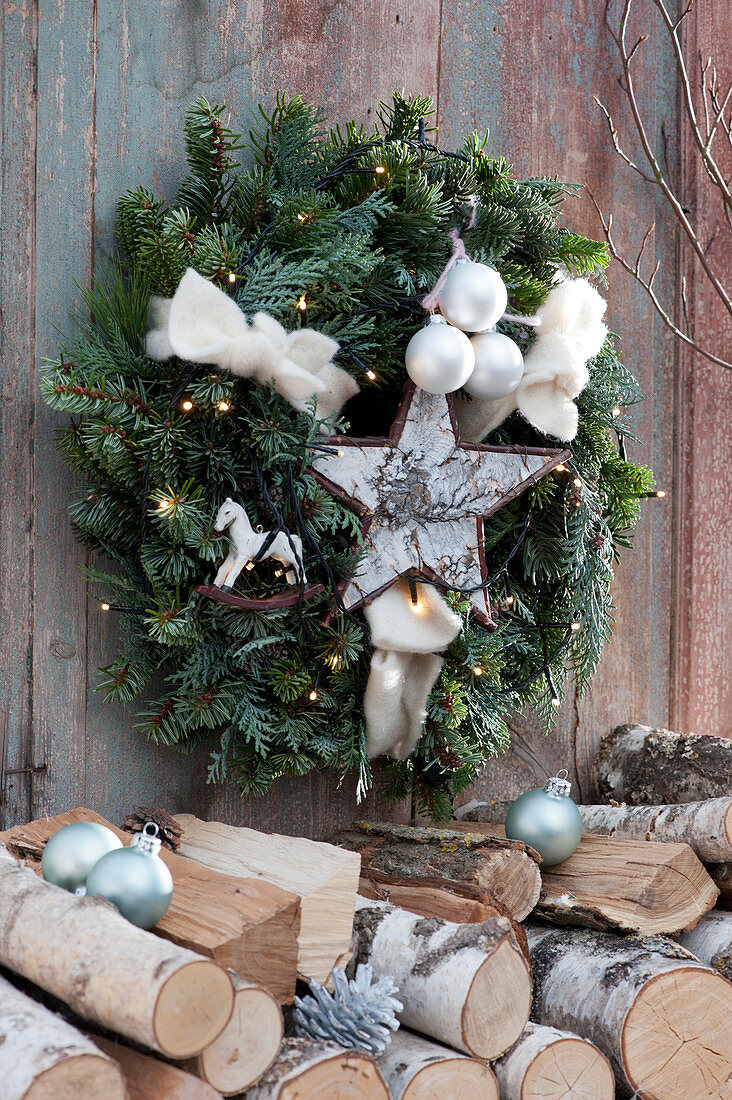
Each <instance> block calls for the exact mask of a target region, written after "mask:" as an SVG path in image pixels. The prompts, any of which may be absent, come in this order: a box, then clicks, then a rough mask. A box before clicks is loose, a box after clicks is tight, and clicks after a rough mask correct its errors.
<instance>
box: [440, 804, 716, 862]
mask: <svg viewBox="0 0 732 1100" xmlns="http://www.w3.org/2000/svg"><path fill="white" fill-rule="evenodd" d="M510 805H511V803H510V802H476V801H473V802H469V803H468V804H467V807H464V808H463V810H462V813H461V812H460V811H456V813H457V816H458V817H459V819H460V821H461V822H462V821H470V822H475V821H483V822H491V823H497V824H503V822H504V821H505V820H506V813H507V811H508V807H509V806H510ZM468 807H469V808H468ZM577 809H578V810H579V812H580V814H581V816H582V827H583V829H584V832H585V834H591V835H593V836H613V837H627V838H628V839H629V840H657V841H662V842H667V841H673V842H676V843H683V844H688V845H689V847H690V848H691V849H692V850H693V851H694V852H696V854H697V855H698V857H699V859H701V860H703V861H704V862H705V863H722V862H727V861H728V860H732V798H729V797H727V798H708V799H705V801H704V802H684V803H680V804H676V805H671V806H626V805H621V806H616V805H613V806H578V807H577Z"/></svg>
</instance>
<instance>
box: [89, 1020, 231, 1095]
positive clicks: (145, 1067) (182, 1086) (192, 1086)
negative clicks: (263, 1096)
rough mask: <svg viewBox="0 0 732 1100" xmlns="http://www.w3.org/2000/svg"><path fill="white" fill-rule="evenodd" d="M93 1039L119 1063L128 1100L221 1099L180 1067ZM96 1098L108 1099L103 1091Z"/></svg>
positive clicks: (216, 1093) (93, 1036)
mask: <svg viewBox="0 0 732 1100" xmlns="http://www.w3.org/2000/svg"><path fill="white" fill-rule="evenodd" d="M89 1038H90V1039H91V1040H92V1041H93V1042H94V1043H95V1045H96V1046H97V1047H99V1049H100V1050H102V1051H104V1053H105V1054H108V1055H109V1057H110V1058H114V1060H115V1062H117V1063H118V1064H119V1066H120V1068H121V1070H122V1073H123V1074H124V1079H125V1083H126V1085H127V1100H221V1094H220V1093H218V1092H217V1091H216V1089H212V1088H211V1086H210V1085H207V1084H206V1082H205V1081H201V1080H200V1078H198V1077H194V1076H193V1074H191V1073H185V1072H184V1071H183V1070H182V1069H179V1068H178V1067H177V1066H171V1065H170V1063H168V1062H161V1061H159V1060H158V1059H157V1058H151V1057H150V1055H148V1054H142V1053H141V1052H140V1051H139V1050H132V1048H131V1047H128V1046H125V1045H124V1044H123V1043H117V1042H115V1041H114V1040H113V1039H106V1038H101V1037H100V1036H98V1035H90V1036H89ZM93 1095H94V1100H107V1096H106V1095H105V1094H103V1093H101V1092H100V1093H98V1094H97V1093H94V1094H93ZM73 1100H86V1095H85V1094H84V1093H77V1094H76V1096H75V1097H74V1098H73ZM89 1100H91V1094H90V1098H89Z"/></svg>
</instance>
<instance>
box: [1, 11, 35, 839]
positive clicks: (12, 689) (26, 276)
mask: <svg viewBox="0 0 732 1100" xmlns="http://www.w3.org/2000/svg"><path fill="white" fill-rule="evenodd" d="M37 35H38V19H37V12H36V9H35V7H34V6H32V5H31V4H30V3H26V4H23V5H20V4H18V5H13V6H12V7H10V6H8V5H5V6H4V7H3V15H2V37H1V39H0V50H1V54H0V60H1V63H2V138H1V141H2V145H1V147H0V158H1V163H0V169H1V171H0V188H1V192H0V209H2V218H0V256H2V259H3V262H2V264H0V317H1V323H0V388H1V391H2V400H1V401H0V417H1V418H2V419H1V421H0V485H1V486H2V491H0V578H2V590H1V593H0V622H1V623H2V630H0V668H1V669H2V683H1V685H0V729H2V731H3V736H2V741H3V751H2V753H0V772H2V773H3V774H0V812H1V813H2V815H3V817H4V818H5V819H6V820H7V821H9V822H14V821H22V820H24V818H26V817H27V816H28V814H29V813H30V791H31V775H32V773H31V772H29V771H24V770H22V769H25V768H27V767H29V766H30V765H32V764H33V763H34V760H33V755H32V753H33V746H32V744H31V743H30V740H29V736H28V731H29V730H30V724H31V713H32V702H31V686H30V675H29V665H30V638H31V633H32V630H33V568H32V566H33V550H32V534H31V530H32V519H31V517H32V500H33V418H34V414H35V385H34V379H33V375H34V360H35V263H36V250H35V235H36V219H35V183H36V179H35V174H36V164H35V162H36V101H35V79H36V49H37Z"/></svg>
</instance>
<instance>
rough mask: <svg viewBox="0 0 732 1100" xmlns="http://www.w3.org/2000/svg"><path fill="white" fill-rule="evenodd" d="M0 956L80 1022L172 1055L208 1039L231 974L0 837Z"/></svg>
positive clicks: (221, 1020) (230, 995) (220, 1018)
mask: <svg viewBox="0 0 732 1100" xmlns="http://www.w3.org/2000/svg"><path fill="white" fill-rule="evenodd" d="M0 963H2V964H3V965H5V966H7V967H8V968H9V969H10V970H13V971H15V972H16V973H17V974H22V975H23V977H24V978H28V980H29V981H31V982H33V983H34V984H35V985H39V986H40V987H41V988H42V989H46V990H47V991H48V992H49V993H53V995H54V996H56V997H58V998H59V999H60V1000H62V1001H64V1002H65V1003H66V1004H67V1005H69V1007H70V1008H72V1009H73V1011H74V1012H76V1013H77V1014H78V1015H79V1016H81V1017H82V1019H84V1020H90V1021H92V1022H93V1023H96V1024H99V1025H101V1026H102V1027H104V1028H109V1029H110V1030H112V1031H116V1032H118V1033H119V1034H120V1035H124V1036H125V1037H126V1038H128V1039H134V1040H136V1041H137V1042H139V1043H142V1044H143V1045H144V1046H147V1047H150V1048H151V1049H153V1050H157V1051H159V1052H160V1053H162V1054H167V1055H168V1056H169V1057H171V1058H188V1057H191V1056H192V1055H194V1054H198V1053H199V1052H200V1051H201V1050H203V1049H204V1048H205V1047H207V1046H208V1045H209V1043H212V1042H213V1040H214V1039H215V1038H216V1036H217V1035H219V1034H220V1033H221V1032H222V1031H223V1029H224V1027H225V1026H226V1024H227V1022H228V1020H229V1017H230V1016H231V1012H232V1009H233V1005H234V990H233V988H232V985H231V979H230V978H229V975H228V974H227V973H226V971H225V970H223V969H222V968H221V967H220V966H218V965H217V964H216V963H214V962H212V961H211V960H210V959H203V958H201V957H200V956H199V955H195V954H194V953H193V952H192V951H187V950H185V949H184V948H182V947H178V946H177V945H176V944H173V943H168V942H167V941H166V940H161V939H158V937H157V936H153V935H151V933H149V932H143V930H142V929H141V928H136V927H135V925H133V924H130V923H129V921H126V920H125V919H124V917H122V916H120V914H119V913H118V912H117V910H116V909H115V908H114V906H113V905H112V904H111V903H110V902H108V901H105V900H104V898H97V897H91V898H77V897H76V896H75V895H74V894H70V893H68V892H67V891H66V890H61V889H60V888H59V887H58V886H52V885H51V883H49V882H44V881H43V879H41V878H38V876H37V875H35V874H34V873H33V871H31V870H30V868H28V867H24V866H23V865H22V864H20V863H18V862H17V860H15V859H14V858H13V857H12V856H11V855H10V853H9V852H8V850H7V848H5V846H4V845H0Z"/></svg>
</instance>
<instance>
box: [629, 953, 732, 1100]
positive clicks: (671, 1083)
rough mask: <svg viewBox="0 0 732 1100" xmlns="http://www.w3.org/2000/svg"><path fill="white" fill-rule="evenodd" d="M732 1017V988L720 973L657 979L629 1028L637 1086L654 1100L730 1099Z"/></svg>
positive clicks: (695, 971) (690, 972)
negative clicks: (731, 1025)
mask: <svg viewBox="0 0 732 1100" xmlns="http://www.w3.org/2000/svg"><path fill="white" fill-rule="evenodd" d="M731 1018H732V985H731V984H730V983H729V982H728V981H726V979H724V978H722V977H720V976H719V975H718V974H714V973H712V972H711V971H709V970H702V969H700V968H698V967H683V966H680V967H676V968H675V969H674V970H671V971H668V972H667V973H665V974H658V975H656V976H655V977H653V978H651V979H650V980H649V981H647V982H646V983H645V985H644V986H643V987H642V989H640V990H639V992H638V994H637V996H636V998H635V1002H634V1004H633V1006H632V1007H631V1009H630V1011H629V1012H628V1014H627V1016H626V1018H625V1023H624V1024H623V1032H622V1037H621V1043H622V1056H623V1063H624V1067H625V1072H626V1075H627V1077H628V1081H629V1082H630V1084H631V1087H632V1088H634V1089H637V1090H638V1093H639V1095H640V1096H643V1097H646V1096H647V1097H651V1098H653V1100H655V1098H663V1100H690V1098H691V1097H692V1096H693V1097H694V1100H720V1097H726V1096H730V1095H731V1093H730V1087H731V1084H732V1082H731V1081H730V1078H731V1076H732V1069H731V1067H732V1030H731V1029H730V1026H729V1021H730V1019H731Z"/></svg>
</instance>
